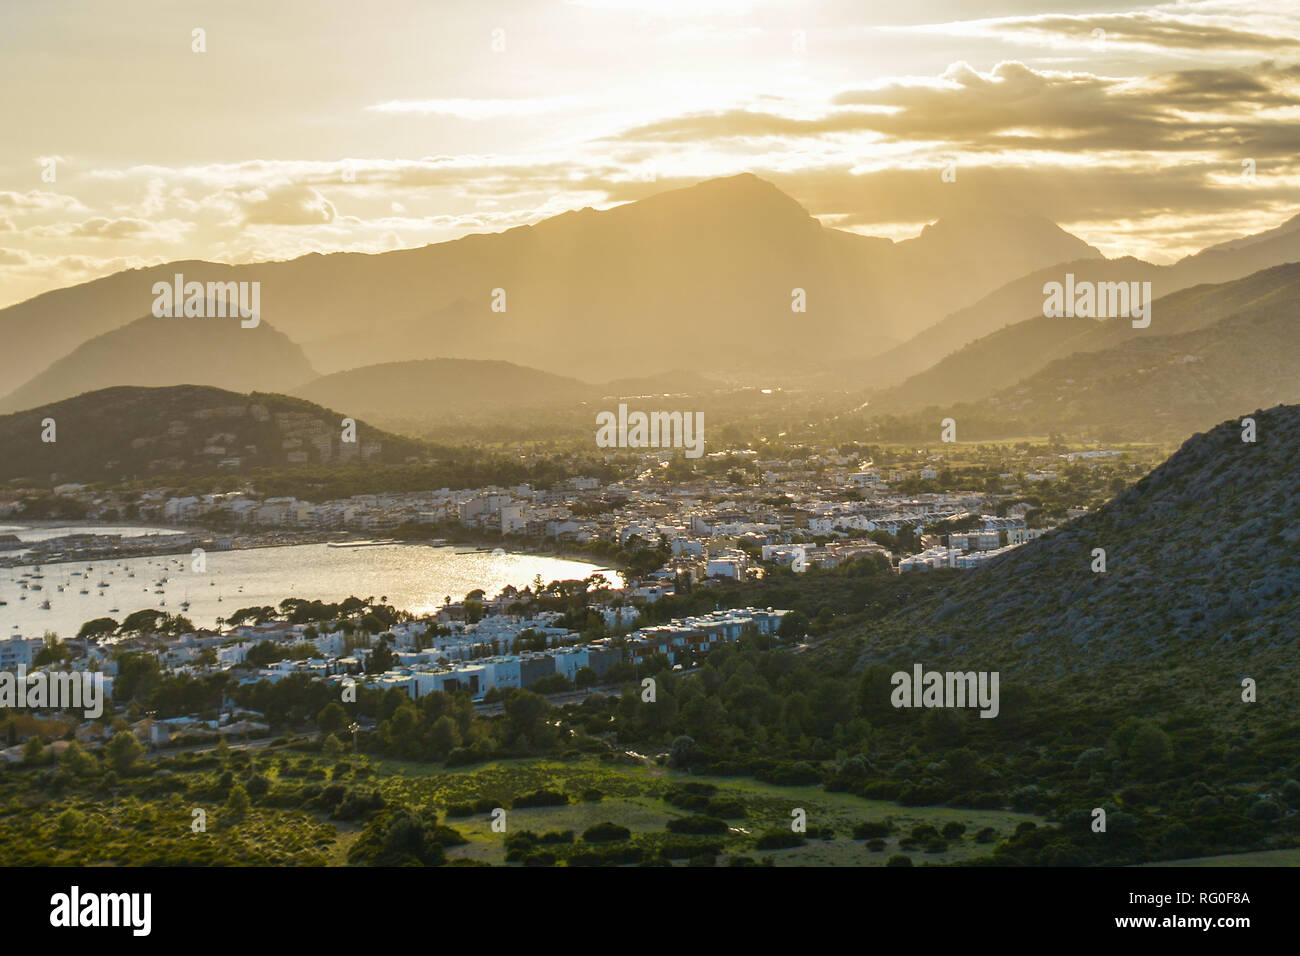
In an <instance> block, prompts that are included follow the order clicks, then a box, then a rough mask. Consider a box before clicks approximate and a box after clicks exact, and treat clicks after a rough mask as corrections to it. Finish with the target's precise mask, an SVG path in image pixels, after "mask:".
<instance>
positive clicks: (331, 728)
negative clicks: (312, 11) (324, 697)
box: [316, 701, 348, 735]
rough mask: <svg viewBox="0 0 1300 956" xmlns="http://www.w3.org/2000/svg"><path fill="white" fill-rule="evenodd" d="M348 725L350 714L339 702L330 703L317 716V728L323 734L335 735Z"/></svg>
mask: <svg viewBox="0 0 1300 956" xmlns="http://www.w3.org/2000/svg"><path fill="white" fill-rule="evenodd" d="M347 725H348V712H347V711H346V710H344V709H343V706H342V705H341V704H340V703H339V702H338V701H330V702H329V703H328V704H326V705H325V706H324V707H322V708H321V711H320V713H319V714H317V715H316V728H317V729H318V730H319V731H320V732H321V733H322V734H327V735H328V734H335V733H338V732H339V731H340V730H342V729H343V728H344V727H346V726H347Z"/></svg>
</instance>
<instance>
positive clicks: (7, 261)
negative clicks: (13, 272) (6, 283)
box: [0, 249, 32, 266]
mask: <svg viewBox="0 0 1300 956" xmlns="http://www.w3.org/2000/svg"><path fill="white" fill-rule="evenodd" d="M31 261H32V254H31V253H30V252H27V251H25V250H23V249H0V266H25V265H28V264H30V263H31Z"/></svg>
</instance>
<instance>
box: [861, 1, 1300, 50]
mask: <svg viewBox="0 0 1300 956" xmlns="http://www.w3.org/2000/svg"><path fill="white" fill-rule="evenodd" d="M1276 27H1277V32H1266V31H1261V30H1259V29H1252V28H1251V26H1250V25H1249V24H1248V22H1247V21H1246V20H1245V19H1244V18H1240V17H1223V16H1215V17H1211V16H1197V15H1194V14H1188V13H1179V14H1176V15H1175V14H1166V13H1160V12H1154V11H1141V12H1132V13H1105V14H1102V13H1096V14H1083V15H1061V14H1042V15H1038V16H1028V17H999V18H991V19H986V20H967V21H957V22H953V23H944V24H925V25H920V26H902V27H885V28H884V29H885V30H887V31H890V32H900V33H928V34H947V35H955V36H963V37H967V38H970V37H976V36H980V37H997V38H1000V39H1006V40H1012V41H1024V42H1029V43H1034V44H1038V45H1046V46H1053V47H1059V46H1061V45H1062V44H1078V45H1079V46H1082V47H1087V48H1088V49H1091V50H1094V51H1100V50H1102V49H1105V48H1106V47H1109V46H1110V45H1112V44H1115V45H1119V46H1127V47H1135V48H1140V49H1142V50H1146V51H1151V52H1156V53H1170V52H1173V51H1183V52H1201V53H1204V52H1215V53H1224V52H1239V53H1254V54H1259V53H1280V52H1285V51H1287V50H1293V49H1296V48H1297V47H1300V39H1298V38H1297V37H1296V36H1295V33H1294V29H1293V27H1294V23H1292V24H1291V25H1290V27H1291V28H1288V26H1287V25H1286V24H1285V23H1284V22H1281V23H1278V24H1276ZM1098 30H1100V31H1101V33H1100V34H1098V33H1097V32H1096V31H1098Z"/></svg>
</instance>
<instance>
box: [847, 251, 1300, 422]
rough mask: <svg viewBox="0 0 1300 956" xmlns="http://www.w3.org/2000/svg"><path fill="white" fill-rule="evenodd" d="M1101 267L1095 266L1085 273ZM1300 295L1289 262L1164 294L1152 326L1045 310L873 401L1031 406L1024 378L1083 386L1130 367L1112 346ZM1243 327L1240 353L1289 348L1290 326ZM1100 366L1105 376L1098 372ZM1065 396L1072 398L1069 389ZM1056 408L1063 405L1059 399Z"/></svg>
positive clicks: (1282, 304)
mask: <svg viewBox="0 0 1300 956" xmlns="http://www.w3.org/2000/svg"><path fill="white" fill-rule="evenodd" d="M1097 274H1098V273H1097V272H1095V271H1093V272H1090V273H1085V275H1097ZM1122 276H1123V273H1121V277H1122ZM1121 281H1122V279H1121ZM1154 292H1155V290H1154V288H1153V294H1154ZM1298 295H1300V264H1288V265H1281V266H1274V267H1272V268H1269V269H1264V270H1261V271H1260V272H1257V273H1254V274H1252V275H1249V276H1246V277H1245V278H1241V279H1236V280H1233V281H1230V282H1225V283H1217V284H1212V283H1205V284H1201V285H1196V286H1192V287H1190V288H1185V289H1182V290H1180V291H1177V292H1174V293H1171V294H1169V295H1165V296H1163V297H1161V298H1158V299H1156V300H1155V302H1154V303H1153V304H1152V309H1151V311H1152V318H1151V325H1150V327H1148V328H1144V329H1136V328H1133V325H1132V322H1131V320H1130V319H1128V318H1115V319H1107V320H1093V319H1080V318H1065V317H1047V316H1043V315H1041V314H1040V315H1038V316H1037V317H1034V318H1031V319H1028V320H1026V321H1023V322H1017V323H1014V324H1012V325H1009V326H1006V327H1004V328H1002V329H999V330H997V331H995V332H993V333H992V334H989V335H986V336H984V337H982V338H980V339H977V340H976V341H974V342H972V343H970V344H968V345H966V346H965V347H963V348H961V349H959V350H957V351H956V352H954V353H953V354H951V355H949V356H948V357H946V358H944V359H943V360H942V361H940V362H939V363H938V364H936V365H935V366H934V367H932V368H930V369H927V370H925V371H923V372H921V373H919V374H917V375H914V376H912V377H911V378H909V379H908V380H907V381H906V382H904V383H902V384H901V385H899V386H896V387H895V388H892V389H888V390H886V391H884V392H882V393H880V394H878V395H876V396H874V397H873V399H872V403H871V408H872V410H873V411H874V412H879V413H884V412H893V411H899V410H903V409H909V408H922V407H927V406H930V405H940V406H942V405H951V404H955V403H959V402H976V401H980V400H982V399H985V398H988V397H990V396H992V395H994V394H995V393H1000V394H1002V395H1003V396H1004V398H1003V399H1001V400H999V402H998V403H997V404H998V407H1000V408H1003V409H1021V410H1024V409H1026V408H1028V406H1029V405H1030V404H1032V403H1033V401H1034V399H1032V398H1026V399H1024V400H1023V401H1022V400H1017V399H1016V398H1015V395H1016V394H1017V393H1018V392H1019V391H1021V389H1020V388H1019V386H1018V384H1017V383H1021V382H1026V383H1027V382H1028V381H1029V380H1031V379H1034V380H1036V381H1040V382H1044V383H1045V382H1049V381H1052V380H1053V377H1054V378H1055V380H1056V381H1058V382H1065V381H1068V382H1070V383H1071V388H1072V389H1073V390H1074V392H1075V393H1081V392H1082V391H1084V390H1085V389H1086V388H1088V387H1089V386H1090V385H1094V384H1097V383H1098V382H1100V381H1107V380H1109V377H1108V374H1107V373H1108V372H1114V371H1116V370H1117V369H1119V368H1126V367H1127V366H1128V362H1127V360H1124V359H1120V358H1118V357H1116V356H1117V354H1118V353H1112V352H1110V351H1109V350H1111V349H1115V348H1117V347H1119V346H1120V345H1121V344H1123V343H1125V342H1132V343H1133V348H1132V349H1129V350H1128V351H1126V352H1125V353H1124V354H1125V355H1132V356H1136V355H1137V354H1138V352H1139V351H1140V350H1142V349H1143V348H1144V347H1145V346H1144V345H1143V344H1142V343H1146V344H1147V345H1149V346H1150V347H1152V348H1154V349H1157V350H1159V349H1162V348H1174V347H1176V346H1175V344H1174V342H1173V340H1172V338H1171V337H1175V336H1180V335H1183V334H1185V333H1192V332H1198V331H1201V330H1205V329H1208V328H1210V327H1211V326H1214V325H1215V324H1216V323H1220V322H1223V321H1224V320H1226V319H1228V318H1229V317H1231V316H1234V315H1237V314H1239V313H1242V312H1245V311H1249V310H1263V311H1265V312H1266V311H1268V310H1275V309H1281V310H1283V311H1286V310H1288V309H1289V307H1290V306H1291V304H1292V303H1294V302H1295V301H1296V298H1297V296H1298ZM1242 334H1243V335H1244V336H1245V338H1244V339H1243V342H1242V343H1241V348H1240V349H1237V350H1235V351H1236V352H1237V353H1238V356H1239V355H1240V354H1243V353H1250V354H1256V353H1261V354H1262V353H1267V352H1268V351H1269V350H1270V348H1286V347H1287V346H1288V345H1289V343H1290V342H1291V341H1292V337H1291V335H1290V333H1289V331H1288V328H1287V327H1286V326H1285V325H1284V326H1282V327H1279V328H1276V329H1272V330H1271V331H1269V332H1265V331H1263V327H1262V326H1258V325H1253V326H1249V327H1246V328H1243V329H1242ZM1268 335H1276V336H1277V339H1276V341H1273V342H1270V341H1269V340H1268V338H1267V336H1268ZM1189 341H1190V340H1189ZM1196 341H1198V342H1208V341H1210V339H1209V338H1205V337H1202V338H1201V339H1197V340H1196ZM1185 344H1186V343H1185ZM1187 347H1188V348H1191V347H1192V346H1190V345H1187ZM1201 351H1202V352H1203V351H1204V350H1203V349H1201ZM1233 351H1234V350H1232V349H1230V350H1229V353H1230V354H1228V355H1225V356H1222V357H1221V359H1222V360H1223V361H1226V362H1229V363H1233V364H1235V360H1236V357H1237V356H1234V355H1233V354H1231V353H1232V352H1233ZM1088 353H1103V357H1101V358H1097V359H1095V360H1094V358H1093V357H1090V356H1088ZM1206 357H1207V358H1208V359H1209V360H1210V361H1211V362H1212V363H1213V362H1214V361H1215V360H1216V357H1215V356H1212V355H1210V356H1206ZM1112 359H1113V363H1114V364H1113V365H1112V366H1111V367H1110V368H1109V369H1108V368H1107V366H1106V365H1105V363H1106V362H1107V361H1111V360H1112ZM1048 368H1051V372H1050V374H1049V375H1047V376H1045V377H1040V378H1035V377H1036V376H1038V375H1039V373H1040V372H1042V371H1043V370H1045V369H1048ZM1241 371H1243V372H1244V371H1245V369H1241ZM1094 373H1095V375H1096V376H1098V377H1092V376H1093V375H1094ZM1241 384H1242V385H1243V386H1245V387H1246V388H1247V389H1249V388H1254V387H1257V386H1258V385H1259V384H1260V381H1259V377H1258V376H1256V375H1247V376H1246V377H1245V378H1244V379H1243V380H1242V382H1241ZM1289 394H1290V393H1289V392H1284V393H1279V394H1276V395H1271V396H1266V395H1263V394H1260V395H1259V396H1258V398H1257V399H1250V400H1249V401H1251V402H1254V403H1256V404H1258V403H1259V402H1261V401H1265V402H1267V403H1268V404H1274V403H1275V402H1279V401H1285V400H1288V399H1287V396H1288V395H1289ZM1040 397H1041V396H1040ZM1061 400H1062V401H1065V400H1066V399H1065V397H1064V396H1062V398H1061ZM1067 405H1068V402H1067ZM1053 407H1059V406H1058V405H1055V404H1054V405H1053ZM1220 411H1221V412H1222V414H1219V412H1214V413H1213V416H1214V417H1213V418H1212V419H1211V420H1216V421H1217V420H1218V419H1219V418H1222V417H1223V415H1226V414H1230V413H1231V411H1232V409H1231V408H1228V407H1224V408H1221V409H1220ZM1108 417H1113V416H1108ZM1200 424H1201V426H1204V425H1205V424H1207V422H1206V421H1205V420H1202V421H1201V422H1200Z"/></svg>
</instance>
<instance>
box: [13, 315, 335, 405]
mask: <svg viewBox="0 0 1300 956" xmlns="http://www.w3.org/2000/svg"><path fill="white" fill-rule="evenodd" d="M315 374H316V373H315V372H314V371H313V370H312V367H311V366H310V365H309V364H308V363H307V359H306V358H305V357H304V356H303V354H302V349H300V348H299V347H298V346H297V345H295V344H294V343H293V342H291V341H290V340H289V338H288V337H287V336H286V335H285V334H284V333H283V332H279V331H277V330H276V329H274V328H272V327H271V325H270V324H269V323H267V322H261V323H259V324H258V325H256V326H253V327H251V328H243V327H241V325H240V320H239V319H237V318H225V319H217V318H213V319H198V318H178V319H172V318H154V317H153V316H146V317H145V318H143V319H137V320H136V321H135V322H132V323H131V324H130V325H126V326H123V327H122V328H120V329H115V330H114V331H112V332H106V333H104V334H103V335H99V336H96V337H95V338H93V339H91V340H90V341H88V342H86V343H84V344H82V345H80V346H78V347H77V348H75V349H73V351H72V352H71V353H69V354H68V355H66V356H64V357H63V358H61V359H59V360H58V361H56V362H54V364H52V365H51V366H50V367H49V368H47V369H46V370H45V371H43V372H41V373H40V374H39V375H37V376H36V377H35V378H33V379H31V380H30V381H28V382H27V383H26V384H24V385H22V386H20V387H19V388H17V389H15V390H14V391H13V392H11V393H9V394H8V395H6V396H4V398H0V412H11V411H19V410H21V409H24V408H34V407H36V406H38V405H41V404H44V403H48V402H56V401H59V400H61V399H64V398H70V397H71V396H73V395H79V394H81V393H82V392H90V391H95V390H96V389H101V388H108V387H110V386H113V385H140V386H150V387H154V386H162V385H216V386H220V387H222V388H226V389H231V390H235V391H245V392H252V391H288V390H289V389H291V388H293V387H294V386H296V385H300V384H302V383H303V382H305V381H307V380H308V379H310V378H313V377H315Z"/></svg>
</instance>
